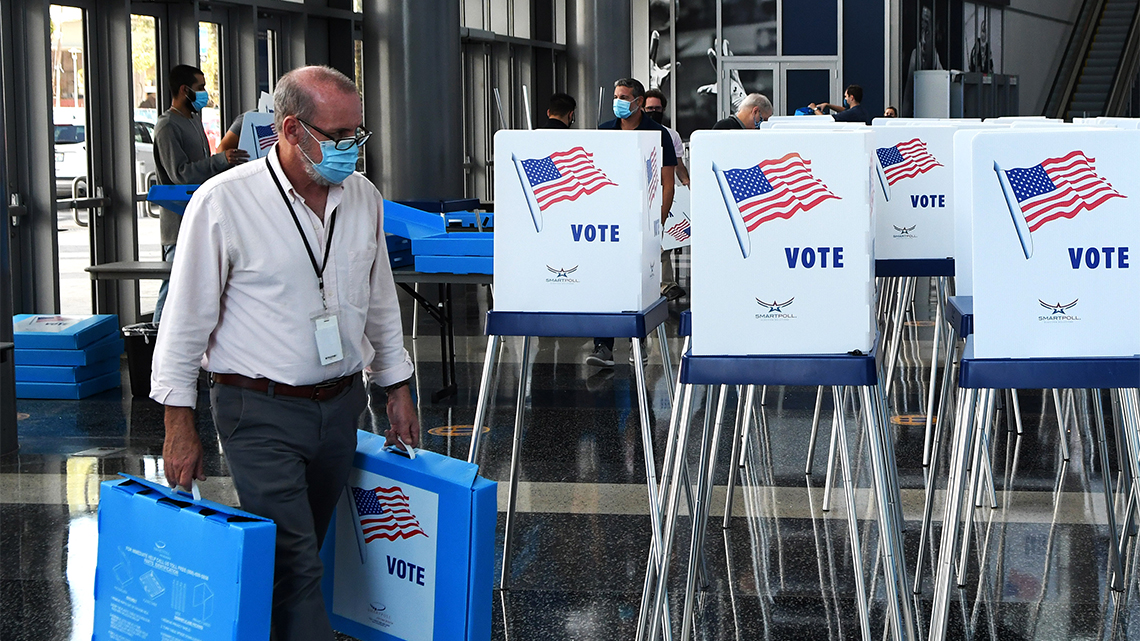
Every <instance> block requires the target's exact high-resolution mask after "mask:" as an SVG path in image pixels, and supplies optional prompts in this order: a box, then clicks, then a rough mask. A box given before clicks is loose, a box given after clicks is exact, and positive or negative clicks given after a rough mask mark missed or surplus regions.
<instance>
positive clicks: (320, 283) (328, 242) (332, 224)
mask: <svg viewBox="0 0 1140 641" xmlns="http://www.w3.org/2000/svg"><path fill="white" fill-rule="evenodd" d="M265 166H266V167H269V175H270V176H272V177H273V184H275V185H277V191H279V192H280V193H281V200H283V201H285V206H286V207H288V208H289V215H290V216H292V217H293V223H294V224H296V225H297V233H298V234H301V242H302V243H304V244H305V251H306V252H308V254H309V262H310V263H312V264H313V272H314V273H316V275H317V287H319V288H320V290H321V301H322V302H324V299H325V265H327V264H328V262H329V249H331V248H332V238H333V230H334V229H336V212H337V209H339V207H337V208H334V209H333V211H332V214H331V215H330V216H329V231H328V234H327V235H326V236H325V255H324V259H323V260H322V261H321V264H320V265H319V266H318V265H317V257H316V256H315V255H313V248H312V247H309V239H308V238H306V237H305V230H304V229H303V228H302V227H301V220H300V219H299V218H297V212H296V211H294V210H293V204H292V203H290V202H289V197H288V196H286V195H285V188H284V187H282V186H281V180H280V179H278V178H277V172H276V171H273V165H272V164H270V163H269V157H268V156H266V157H265Z"/></svg>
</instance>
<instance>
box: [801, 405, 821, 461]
mask: <svg viewBox="0 0 1140 641" xmlns="http://www.w3.org/2000/svg"><path fill="white" fill-rule="evenodd" d="M822 407H823V385H820V386H819V387H818V388H816V390H815V411H814V412H813V413H812V416H811V436H810V437H808V451H807V465H806V466H805V467H804V474H805V475H807V476H811V468H812V463H813V461H814V459H815V437H816V435H817V434H819V411H820V409H822Z"/></svg>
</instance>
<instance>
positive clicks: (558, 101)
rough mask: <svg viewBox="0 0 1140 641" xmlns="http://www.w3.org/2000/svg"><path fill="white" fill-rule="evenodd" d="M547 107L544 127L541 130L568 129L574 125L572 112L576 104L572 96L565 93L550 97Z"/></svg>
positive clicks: (576, 106)
mask: <svg viewBox="0 0 1140 641" xmlns="http://www.w3.org/2000/svg"><path fill="white" fill-rule="evenodd" d="M549 105H550V106H549V107H548V108H547V109H546V119H547V120H546V125H544V126H543V127H542V128H543V129H569V128H570V125H572V124H574V110H575V109H577V108H578V102H577V101H576V100H574V96H571V95H570V94H567V93H556V94H554V95H553V96H551V97H550V103H549Z"/></svg>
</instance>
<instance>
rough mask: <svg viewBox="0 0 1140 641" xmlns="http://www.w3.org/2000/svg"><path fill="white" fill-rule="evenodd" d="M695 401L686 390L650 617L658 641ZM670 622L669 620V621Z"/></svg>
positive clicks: (682, 401)
mask: <svg viewBox="0 0 1140 641" xmlns="http://www.w3.org/2000/svg"><path fill="white" fill-rule="evenodd" d="M692 400H693V389H692V386H686V387H685V393H684V395H683V397H682V400H681V424H680V428H679V429H678V430H677V455H676V456H675V458H674V462H673V466H672V476H673V480H672V482H671V486H670V488H669V504H668V508H667V509H666V512H665V524H664V529H663V530H662V547H661V555H660V558H661V567H660V569H659V571H658V578H657V594H656V597H655V598H654V600H653V609H652V610H651V616H650V622H651V623H650V626H649V627H650V630H652V635H651V637H650V638H651V639H652V640H653V641H657V639H658V638H659V636H658V635H659V633H660V632H661V625H658V624H657V622H658V621H661V618H662V612H663V611H664V608H665V601H666V597H667V595H668V586H669V558H670V556H671V555H672V551H673V538H674V534H675V533H676V525H677V512H678V507H679V506H678V503H679V502H680V499H681V482H682V481H681V469H682V465H681V463H682V461H683V458H684V451H685V444H686V443H687V442H688V440H689V439H688V437H689V426H690V425H691V423H692V420H691V416H690V415H689V411H690V408H691V406H692ZM665 621H666V622H667V621H668V617H665Z"/></svg>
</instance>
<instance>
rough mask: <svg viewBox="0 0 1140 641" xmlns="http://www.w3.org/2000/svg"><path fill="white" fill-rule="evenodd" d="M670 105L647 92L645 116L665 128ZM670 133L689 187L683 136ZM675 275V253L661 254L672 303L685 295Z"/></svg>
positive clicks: (665, 291) (663, 285)
mask: <svg viewBox="0 0 1140 641" xmlns="http://www.w3.org/2000/svg"><path fill="white" fill-rule="evenodd" d="M668 105H669V99H668V98H666V97H665V94H664V93H662V92H661V90H660V89H657V88H653V89H650V90H649V91H646V92H645V115H647V116H649V117H650V118H652V119H653V122H655V123H657V124H659V125H661V126H663V127H664V126H665V125H664V123H663V122H662V121H664V120H665V107H667V106H668ZM665 130H666V131H668V132H669V137H670V138H672V139H673V151H674V152H675V153H676V155H677V180H679V181H681V184H682V185H684V186H686V187H688V186H689V170H688V169H687V168H686V167H685V160H684V156H685V144H684V143H683V142H681V134H679V133H677V130H676V129H673V128H672V127H665ZM674 278H675V276H674V273H673V252H672V250H669V251H663V252H661V295H662V296H664V297H665V298H667V299H669V300H670V301H674V300H677V299H679V298H681V297H682V296H684V295H685V288H683V287H681V286H680V285H679V284H677V281H676V280H674Z"/></svg>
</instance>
